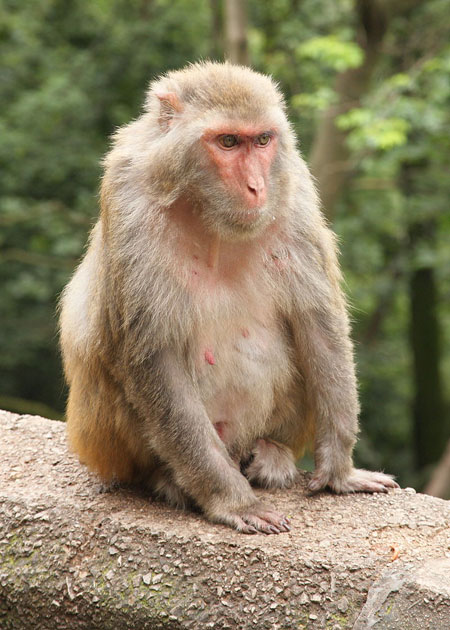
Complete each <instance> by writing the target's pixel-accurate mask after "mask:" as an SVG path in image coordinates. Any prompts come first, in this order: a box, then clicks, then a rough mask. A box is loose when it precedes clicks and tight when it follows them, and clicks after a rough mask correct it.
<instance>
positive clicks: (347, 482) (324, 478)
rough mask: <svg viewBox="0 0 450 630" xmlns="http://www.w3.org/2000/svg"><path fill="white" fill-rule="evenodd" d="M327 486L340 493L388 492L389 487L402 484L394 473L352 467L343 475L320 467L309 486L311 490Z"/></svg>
mask: <svg viewBox="0 0 450 630" xmlns="http://www.w3.org/2000/svg"><path fill="white" fill-rule="evenodd" d="M325 487H328V488H330V489H331V490H333V492H336V493H338V494H344V493H347V492H387V491H388V489H389V488H399V487H400V486H399V485H398V483H397V482H396V481H394V478H393V477H392V475H386V474H385V473H381V472H371V471H370V470H361V469H358V468H352V469H351V471H350V472H349V473H348V474H347V475H344V476H342V477H341V476H337V475H335V476H333V475H332V474H331V475H330V473H329V471H324V470H321V469H318V470H316V471H315V473H314V475H313V477H312V479H311V481H310V482H309V484H308V488H309V490H311V492H317V491H318V490H322V489H323V488H325Z"/></svg>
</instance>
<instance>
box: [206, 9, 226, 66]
mask: <svg viewBox="0 0 450 630" xmlns="http://www.w3.org/2000/svg"><path fill="white" fill-rule="evenodd" d="M209 4H210V7H211V35H212V36H211V48H210V50H211V53H210V54H211V58H212V59H222V58H223V13H222V1H221V0H210V3H209Z"/></svg>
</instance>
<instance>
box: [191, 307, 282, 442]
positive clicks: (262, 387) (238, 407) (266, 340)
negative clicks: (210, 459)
mask: <svg viewBox="0 0 450 630" xmlns="http://www.w3.org/2000/svg"><path fill="white" fill-rule="evenodd" d="M194 354H195V365H194V371H195V380H196V382H197V386H198V388H199V390H200V395H201V397H202V400H203V402H204V404H205V407H206V410H207V412H208V415H209V417H210V419H211V422H212V423H213V424H214V425H215V426H216V428H217V430H218V432H219V434H220V435H221V437H222V439H223V440H224V441H225V442H227V443H233V442H246V441H248V440H251V439H253V438H255V437H258V436H260V435H262V434H263V433H264V427H265V426H266V424H267V422H268V421H269V420H270V418H271V416H272V413H273V408H274V406H275V401H276V400H277V398H278V397H279V396H281V395H282V394H283V392H285V390H286V389H287V387H288V383H289V380H290V377H291V374H292V366H291V359H290V351H289V347H288V344H287V340H286V339H285V337H284V335H283V333H282V330H281V328H280V327H279V326H277V325H276V324H275V323H274V322H273V321H270V320H269V318H267V320H266V321H264V320H263V321H261V320H258V319H256V318H252V317H246V318H244V319H243V320H242V321H222V322H220V324H219V325H214V326H213V327H211V328H210V329H209V330H208V329H206V330H205V332H204V334H203V335H200V336H199V338H198V339H197V341H196V350H195V353H194Z"/></svg>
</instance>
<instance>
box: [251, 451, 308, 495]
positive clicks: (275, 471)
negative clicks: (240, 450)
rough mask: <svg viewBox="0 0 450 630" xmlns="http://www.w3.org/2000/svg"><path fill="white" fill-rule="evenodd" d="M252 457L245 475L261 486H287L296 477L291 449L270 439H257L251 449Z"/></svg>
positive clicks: (290, 484)
mask: <svg viewBox="0 0 450 630" xmlns="http://www.w3.org/2000/svg"><path fill="white" fill-rule="evenodd" d="M252 455H253V459H252V461H251V463H250V465H249V467H248V468H247V469H246V471H245V475H246V477H247V478H248V479H249V481H250V482H251V483H253V484H255V485H258V486H262V487H263V488H289V487H290V486H292V484H293V483H294V481H295V478H296V477H297V473H298V471H297V468H296V466H295V458H294V454H293V452H292V450H291V449H290V448H289V447H288V446H285V445H284V444H281V443H280V442H276V441H275V440H271V439H259V440H257V441H256V444H255V446H254V448H253V451H252Z"/></svg>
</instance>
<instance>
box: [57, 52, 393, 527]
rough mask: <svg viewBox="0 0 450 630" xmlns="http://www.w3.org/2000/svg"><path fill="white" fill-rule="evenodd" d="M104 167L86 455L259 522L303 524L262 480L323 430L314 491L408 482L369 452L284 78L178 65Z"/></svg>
mask: <svg viewBox="0 0 450 630" xmlns="http://www.w3.org/2000/svg"><path fill="white" fill-rule="evenodd" d="M104 164H105V174H104V178H103V182H102V191H101V215H100V219H99V221H98V223H97V225H96V226H95V228H94V230H93V232H92V234H91V237H90V243H89V248H88V251H87V253H86V256H85V258H84V260H83V262H82V263H81V265H80V266H79V268H78V270H77V271H76V273H75V275H74V277H73V278H72V280H71V282H70V283H69V285H68V286H67V288H66V289H65V291H64V295H63V299H62V314H61V340H62V350H63V357H64V364H65V372H66V376H67V380H68V382H69V385H70V395H69V401H68V408H67V420H68V433H69V439H70V443H71V445H72V447H73V449H74V450H75V451H76V452H77V453H78V454H79V457H80V459H81V461H83V462H85V463H86V464H87V465H88V466H89V467H90V468H91V469H93V470H95V471H97V472H98V474H99V475H100V477H101V478H103V479H104V480H106V481H108V480H111V481H112V480H117V481H125V482H130V481H140V482H145V483H146V484H148V486H149V487H150V488H151V489H152V491H153V492H155V493H156V494H157V495H159V496H161V497H163V498H164V499H165V500H167V501H168V502H169V503H171V504H172V505H176V506H185V505H189V504H191V505H196V506H197V507H199V508H200V509H201V510H202V511H203V513H204V514H205V516H206V517H207V518H208V519H210V520H211V521H214V522H218V523H225V524H227V525H230V526H231V527H234V528H236V529H237V530H239V531H241V532H245V533H255V532H265V533H267V534H270V533H279V532H283V531H288V530H289V529H290V525H289V521H288V519H287V518H286V517H285V516H283V515H282V514H279V513H278V512H277V511H276V510H275V509H274V508H272V507H271V506H269V505H266V504H265V503H263V502H261V501H260V500H259V499H258V498H257V497H256V495H255V494H254V492H253V490H252V487H251V484H254V485H257V486H263V487H265V488H284V487H288V486H290V485H291V484H292V482H293V481H294V479H295V476H296V467H295V460H296V458H297V457H298V456H299V455H300V454H301V452H302V450H303V449H304V447H305V446H307V445H308V444H309V443H311V442H312V443H313V444H314V450H315V472H314V474H313V476H312V478H311V481H310V484H309V487H310V489H311V490H312V491H317V490H320V489H321V488H325V487H326V486H328V487H329V488H331V489H332V490H334V491H335V492H352V491H368V492H385V491H386V489H387V488H392V487H396V486H397V484H396V483H395V482H394V481H393V480H392V478H391V477H390V476H388V475H385V474H382V473H378V472H368V471H365V470H356V469H355V468H354V467H353V463H352V449H353V445H354V443H355V436H356V433H357V415H358V401H357V391H356V381H355V371H354V362H353V355H352V344H351V341H350V338H349V324H348V317H347V312H346V304H345V300H344V297H343V294H342V292H341V289H340V286H339V285H340V272H339V268H338V263H337V259H336V247H335V242H334V237H333V234H332V233H331V231H330V230H329V229H328V227H327V226H326V223H325V221H324V219H323V217H322V215H321V212H320V209H319V200H318V198H317V194H316V191H315V189H314V184H313V182H312V179H311V176H310V174H309V172H308V168H307V166H306V164H305V162H304V161H303V160H302V158H301V157H300V155H299V153H298V151H297V150H296V139H295V136H294V133H293V131H292V129H291V127H290V125H289V123H288V121H287V118H286V115H285V106H284V103H283V98H282V96H281V94H280V92H279V91H278V89H277V88H276V86H275V85H274V83H273V82H272V80H271V79H270V78H268V77H266V76H263V75H261V74H258V73H256V72H253V71H252V70H250V69H249V68H244V67H237V66H233V65H230V64H228V63H225V64H218V63H200V64H196V65H192V66H189V67H188V68H186V69H184V70H181V71H176V72H170V73H169V74H167V75H166V76H164V77H162V78H160V79H159V80H157V81H155V82H153V83H152V84H151V86H150V89H149V92H148V95H147V100H146V104H145V111H144V113H143V114H142V115H141V116H140V117H139V118H138V119H137V120H135V121H133V122H132V123H130V124H129V125H126V126H125V127H123V128H121V129H119V131H118V132H117V133H116V134H115V136H114V143H113V148H112V150H111V151H110V153H109V154H108V155H107V156H106V158H105V162H104Z"/></svg>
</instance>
